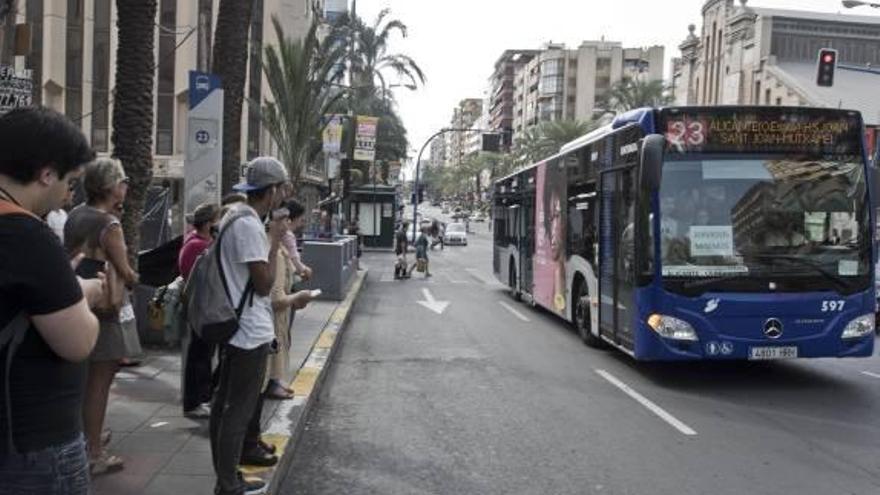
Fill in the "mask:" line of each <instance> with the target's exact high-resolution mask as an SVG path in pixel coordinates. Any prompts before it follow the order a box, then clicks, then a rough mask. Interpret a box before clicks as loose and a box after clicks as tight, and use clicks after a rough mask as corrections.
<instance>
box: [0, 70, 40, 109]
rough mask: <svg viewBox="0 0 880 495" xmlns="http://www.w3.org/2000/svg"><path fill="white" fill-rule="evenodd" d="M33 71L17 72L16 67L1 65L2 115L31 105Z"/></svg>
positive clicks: (0, 104)
mask: <svg viewBox="0 0 880 495" xmlns="http://www.w3.org/2000/svg"><path fill="white" fill-rule="evenodd" d="M32 94H33V82H31V71H30V70H24V71H22V72H16V70H15V67H12V66H10V65H2V64H0V115H3V114H4V113H6V112H8V111H10V110H12V109H13V108H18V107H27V106H30V104H31V95H32Z"/></svg>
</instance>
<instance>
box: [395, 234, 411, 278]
mask: <svg viewBox="0 0 880 495" xmlns="http://www.w3.org/2000/svg"><path fill="white" fill-rule="evenodd" d="M408 229H409V223H408V222H401V224H400V228H399V229H397V232H396V233H395V234H394V254H395V256H397V260H396V261H395V263H394V279H395V280H400V279H403V278H409V273H408V272H407V267H408V265H407V261H406V252H407V250H408V249H409V240H408V239H407V230H408Z"/></svg>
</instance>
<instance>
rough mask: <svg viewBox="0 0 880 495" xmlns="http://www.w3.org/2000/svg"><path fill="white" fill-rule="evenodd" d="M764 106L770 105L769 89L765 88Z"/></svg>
mask: <svg viewBox="0 0 880 495" xmlns="http://www.w3.org/2000/svg"><path fill="white" fill-rule="evenodd" d="M764 104H765V105H769V104H770V88H767V89H766V90H765V91H764Z"/></svg>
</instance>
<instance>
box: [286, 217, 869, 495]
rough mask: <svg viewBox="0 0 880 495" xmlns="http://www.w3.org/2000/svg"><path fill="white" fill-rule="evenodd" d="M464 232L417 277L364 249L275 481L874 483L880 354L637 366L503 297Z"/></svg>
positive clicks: (478, 239)
mask: <svg viewBox="0 0 880 495" xmlns="http://www.w3.org/2000/svg"><path fill="white" fill-rule="evenodd" d="M433 213H434V214H436V211H434V212H433ZM428 214H429V215H430V214H431V212H430V211H429V212H428ZM472 227H473V228H474V229H476V230H477V232H478V233H477V234H476V235H472V236H471V239H470V245H469V246H467V247H456V248H447V249H446V250H445V251H443V252H439V251H434V252H432V253H431V257H432V258H431V267H432V271H433V272H434V273H435V276H434V277H432V278H431V279H428V280H427V281H426V280H424V279H421V278H420V276H418V275H416V276H414V278H413V279H412V280H408V281H394V280H393V278H392V263H393V256H392V255H391V254H384V253H368V254H366V255H365V259H364V261H365V264H367V265H368V266H369V269H370V274H369V277H368V285H367V287H366V290H365V292H364V293H363V294H362V295H361V299H360V301H359V303H358V306H357V308H356V310H355V313H354V316H353V319H352V321H351V323H350V326H349V328H348V330H347V332H346V333H345V335H344V337H343V339H344V340H343V345H342V347H341V349H340V353H339V354H337V356H336V359H335V362H334V364H333V367H332V371H331V374H330V375H329V377H328V380H327V382H326V383H325V385H324V388H323V389H322V392H321V395H320V402H319V403H318V406H317V408H316V409H315V410H314V412H313V414H312V416H311V417H310V419H309V423H308V426H307V429H306V431H305V433H304V435H303V437H302V439H301V441H300V442H299V444H298V446H297V448H296V452H295V459H294V462H293V464H292V467H291V469H290V471H289V472H288V473H287V477H286V480H285V483H284V485H283V490H282V493H284V494H367V493H369V494H373V493H375V494H407V495H408V494H429V493H430V494H519V493H523V494H568V493H571V494H633V495H636V494H651V495H654V494H656V495H665V494H670V495H673V494H674V495H683V494H699V495H703V494H711V495H722V494H736V495H741V494H768V495H780V494H799V495H812V494H815V495H830V494H834V495H838V494H857V495H877V494H880V357H877V356H876V355H875V357H872V358H870V359H860V360H831V359H828V360H824V359H823V360H803V361H786V362H772V363H726V364H705V363H702V364H701V363H697V364H637V363H635V362H633V361H632V360H630V359H629V358H628V357H627V356H625V355H623V354H621V353H618V352H615V351H599V350H594V349H590V348H587V347H585V346H584V345H583V344H581V342H580V340H579V339H578V337H577V335H576V334H575V333H574V332H573V331H571V330H569V328H568V327H567V326H566V325H565V324H564V323H563V322H561V321H559V320H557V319H555V318H554V317H553V316H551V315H549V314H547V313H545V312H543V311H541V310H537V309H532V308H529V307H528V306H526V305H524V304H521V303H516V302H514V301H513V300H512V299H511V298H510V297H509V296H508V295H507V294H506V293H505V292H504V290H503V288H502V287H501V286H500V285H499V284H497V283H494V282H493V277H492V267H491V235H490V234H489V232H488V229H487V225H486V224H472ZM425 289H427V290H428V294H426V293H425V292H424V290H425ZM429 298H433V299H434V301H435V304H433V305H432V304H430V303H429V302H428V301H429ZM418 301H425V302H428V304H426V305H422V304H419V303H418ZM442 302H448V303H449V304H448V306H447V307H445V309H443V313H442V315H438V314H437V313H436V312H435V311H433V310H432V309H431V308H433V309H436V310H438V311H439V310H440V306H442ZM294 338H296V337H295V335H294Z"/></svg>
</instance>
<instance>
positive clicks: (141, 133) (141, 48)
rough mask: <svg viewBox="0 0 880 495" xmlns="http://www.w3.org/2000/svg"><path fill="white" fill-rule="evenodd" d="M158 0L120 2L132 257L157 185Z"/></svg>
mask: <svg viewBox="0 0 880 495" xmlns="http://www.w3.org/2000/svg"><path fill="white" fill-rule="evenodd" d="M157 5H158V2H157V0H116V10H117V26H118V29H119V45H118V47H117V49H116V53H117V57H116V58H117V60H118V63H117V64H116V90H115V96H114V104H113V134H112V136H111V141H112V143H113V156H114V157H116V158H118V159H119V160H120V161H121V162H122V166H123V167H124V168H125V173H126V175H128V177H129V180H130V181H131V186H130V187H129V189H128V195H127V196H126V198H125V209H124V213H123V215H122V228H123V231H124V232H125V240H126V242H127V243H128V252H129V254H130V256H132V257H134V256H136V255H137V252H138V245H139V243H140V239H139V235H140V232H139V230H140V229H139V225H140V222H141V217H142V216H143V211H144V199H145V197H146V192H147V188H148V187H149V185H150V181H151V180H152V179H153V155H152V148H153V79H154V78H155V75H156V74H155V58H156V56H155V53H154V51H153V46H154V43H155V39H154V37H155V36H154V29H155V24H154V19H156V10H157Z"/></svg>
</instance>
